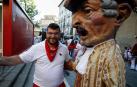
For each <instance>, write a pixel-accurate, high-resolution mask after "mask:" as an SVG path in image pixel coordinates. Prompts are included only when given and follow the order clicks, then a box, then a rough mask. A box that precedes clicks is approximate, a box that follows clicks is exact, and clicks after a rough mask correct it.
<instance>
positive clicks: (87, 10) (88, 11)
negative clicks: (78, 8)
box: [83, 7, 95, 14]
mask: <svg viewBox="0 0 137 87" xmlns="http://www.w3.org/2000/svg"><path fill="white" fill-rule="evenodd" d="M83 11H84V12H85V13H86V14H91V13H92V12H93V11H95V10H94V9H92V8H90V7H84V8H83Z"/></svg>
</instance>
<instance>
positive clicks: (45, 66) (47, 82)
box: [19, 41, 69, 87]
mask: <svg viewBox="0 0 137 87" xmlns="http://www.w3.org/2000/svg"><path fill="white" fill-rule="evenodd" d="M19 56H20V58H21V60H22V61H23V62H25V63H28V62H32V61H35V60H36V63H35V72H34V81H33V82H34V83H35V84H37V85H38V86H40V87H57V86H59V85H60V84H61V83H62V82H63V79H64V73H63V67H64V61H65V60H67V58H69V52H68V50H67V47H66V46H65V45H63V44H61V43H59V47H58V50H57V53H56V56H55V59H54V60H53V61H52V62H50V61H49V59H48V57H47V54H46V51H45V41H42V42H40V43H38V44H36V45H33V46H32V47H31V48H30V49H28V50H27V51H25V52H23V53H21V54H20V55H19Z"/></svg>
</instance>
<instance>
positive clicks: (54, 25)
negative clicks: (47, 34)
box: [47, 23, 60, 31]
mask: <svg viewBox="0 0 137 87" xmlns="http://www.w3.org/2000/svg"><path fill="white" fill-rule="evenodd" d="M48 28H51V29H53V30H59V31H60V27H59V25H58V24H56V23H50V24H49V25H48V27H47V30H48Z"/></svg>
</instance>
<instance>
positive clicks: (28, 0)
mask: <svg viewBox="0 0 137 87" xmlns="http://www.w3.org/2000/svg"><path fill="white" fill-rule="evenodd" d="M19 2H20V4H21V5H22V7H23V8H24V9H25V11H26V12H27V14H28V15H29V16H30V18H31V19H32V20H34V16H36V15H37V14H38V10H37V9H36V5H35V2H34V0H19Z"/></svg>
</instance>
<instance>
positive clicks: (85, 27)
mask: <svg viewBox="0 0 137 87" xmlns="http://www.w3.org/2000/svg"><path fill="white" fill-rule="evenodd" d="M101 6H102V2H101V0H87V1H86V2H84V4H83V5H82V6H81V7H79V8H78V9H77V10H76V11H75V12H72V13H73V18H72V25H73V27H74V28H76V31H77V33H78V34H79V36H80V43H81V44H82V45H85V46H94V45H97V44H99V43H101V42H103V41H105V40H108V39H111V38H114V36H115V31H116V30H115V26H116V18H115V17H106V16H104V13H103V9H102V7H101Z"/></svg>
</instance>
